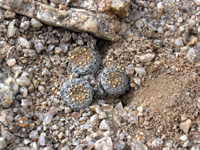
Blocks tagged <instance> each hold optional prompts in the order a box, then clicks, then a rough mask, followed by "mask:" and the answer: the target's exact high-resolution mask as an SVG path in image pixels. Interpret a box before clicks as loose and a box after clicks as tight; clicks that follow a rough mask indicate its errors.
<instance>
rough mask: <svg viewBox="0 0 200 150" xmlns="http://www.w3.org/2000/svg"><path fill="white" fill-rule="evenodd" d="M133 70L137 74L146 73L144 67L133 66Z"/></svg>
mask: <svg viewBox="0 0 200 150" xmlns="http://www.w3.org/2000/svg"><path fill="white" fill-rule="evenodd" d="M135 71H136V72H137V73H138V74H139V75H146V71H145V68H135Z"/></svg>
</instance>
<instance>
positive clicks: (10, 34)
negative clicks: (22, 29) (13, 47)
mask: <svg viewBox="0 0 200 150" xmlns="http://www.w3.org/2000/svg"><path fill="white" fill-rule="evenodd" d="M14 25H15V20H13V21H12V22H10V24H9V26H8V31H7V36H8V38H11V37H13V36H14V35H15V32H16V28H15V26H14Z"/></svg>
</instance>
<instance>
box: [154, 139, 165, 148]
mask: <svg viewBox="0 0 200 150" xmlns="http://www.w3.org/2000/svg"><path fill="white" fill-rule="evenodd" d="M163 146H164V143H163V140H162V139H161V138H157V139H155V140H153V142H152V143H151V149H153V150H161V149H162V148H163Z"/></svg>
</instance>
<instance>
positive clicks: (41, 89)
mask: <svg viewBox="0 0 200 150" xmlns="http://www.w3.org/2000/svg"><path fill="white" fill-rule="evenodd" d="M38 90H39V91H40V93H42V94H43V95H44V94H45V87H44V86H41V85H40V86H38Z"/></svg>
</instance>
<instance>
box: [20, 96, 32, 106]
mask: <svg viewBox="0 0 200 150" xmlns="http://www.w3.org/2000/svg"><path fill="white" fill-rule="evenodd" d="M32 104H33V102H32V99H30V98H27V99H22V100H21V105H22V106H26V107H29V106H32Z"/></svg>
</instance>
